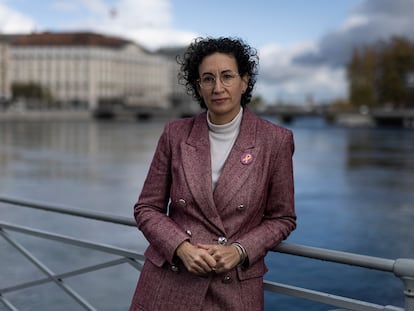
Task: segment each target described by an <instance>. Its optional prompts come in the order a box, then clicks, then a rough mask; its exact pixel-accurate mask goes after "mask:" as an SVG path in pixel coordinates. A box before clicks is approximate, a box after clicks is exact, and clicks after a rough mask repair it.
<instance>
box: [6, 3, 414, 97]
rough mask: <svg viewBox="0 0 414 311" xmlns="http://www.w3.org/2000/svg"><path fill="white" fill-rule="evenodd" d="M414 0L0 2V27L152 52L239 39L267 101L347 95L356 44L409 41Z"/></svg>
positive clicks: (259, 91)
mask: <svg viewBox="0 0 414 311" xmlns="http://www.w3.org/2000/svg"><path fill="white" fill-rule="evenodd" d="M412 16H414V1H413V0H336V1H332V0H289V1H286V0H284V1H282V0H271V1H269V0H255V1H247V0H227V1H226V0H209V1H206V0H204V1H197V0H36V1H34V0H0V33H5V34H10V33H27V32H42V31H94V32H98V33H103V34H107V35H116V36H121V37H123V38H126V39H130V40H133V41H134V42H136V43H137V44H139V45H141V46H143V47H145V48H146V49H148V50H150V51H155V50H156V49H158V48H161V47H171V46H185V45H188V44H189V43H190V42H191V40H192V39H194V38H195V37H199V36H203V37H204V36H212V37H218V36H232V37H239V38H241V39H243V40H244V41H246V42H247V43H248V44H250V45H251V46H253V47H255V48H256V49H257V51H258V53H259V57H260V67H259V68H260V69H259V77H258V81H257V84H256V91H255V95H260V96H261V97H262V98H263V99H264V101H265V102H266V103H270V104H272V103H276V102H278V103H282V102H283V103H292V102H293V103H307V102H310V101H312V102H314V103H327V102H330V101H334V100H338V99H346V98H347V93H348V85H347V80H346V64H347V62H348V61H349V59H350V56H351V53H352V50H353V48H354V47H356V46H361V45H363V44H370V43H374V42H377V41H378V40H387V39H389V38H390V37H391V36H405V37H407V38H409V39H414V18H412Z"/></svg>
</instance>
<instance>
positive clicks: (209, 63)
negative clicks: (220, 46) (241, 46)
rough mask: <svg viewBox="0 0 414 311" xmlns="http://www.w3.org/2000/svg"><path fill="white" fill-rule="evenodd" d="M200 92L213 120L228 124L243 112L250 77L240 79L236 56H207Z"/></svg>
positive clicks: (220, 54)
mask: <svg viewBox="0 0 414 311" xmlns="http://www.w3.org/2000/svg"><path fill="white" fill-rule="evenodd" d="M198 73H199V76H200V80H199V84H198V92H199V94H200V96H201V97H202V98H203V99H204V102H205V104H206V106H207V109H208V111H209V118H210V121H211V122H212V123H214V124H226V123H228V122H230V121H231V120H233V119H234V117H235V116H236V115H237V114H238V113H239V111H240V106H241V97H242V94H243V93H244V92H245V91H246V89H247V85H248V77H247V76H244V77H240V76H239V72H238V68H237V62H236V59H235V58H234V56H233V55H230V54H225V53H214V54H211V55H208V56H206V57H205V58H204V59H203V61H202V62H201V64H200V66H199V67H198Z"/></svg>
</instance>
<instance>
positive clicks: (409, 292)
mask: <svg viewBox="0 0 414 311" xmlns="http://www.w3.org/2000/svg"><path fill="white" fill-rule="evenodd" d="M394 274H395V275H396V276H398V277H399V278H400V279H401V280H402V281H403V283H404V300H405V311H414V259H397V260H396V261H395V264H394Z"/></svg>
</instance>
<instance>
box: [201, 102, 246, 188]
mask: <svg viewBox="0 0 414 311" xmlns="http://www.w3.org/2000/svg"><path fill="white" fill-rule="evenodd" d="M242 116H243V108H242V107H240V111H239V113H238V114H237V116H236V117H235V118H234V119H233V120H232V121H230V122H229V123H227V124H223V125H217V124H213V123H211V121H210V118H209V114H208V113H207V123H208V127H209V138H210V153H211V171H212V187H213V190H214V188H215V187H216V183H217V181H218V179H219V177H220V174H221V171H222V169H223V166H224V162H226V159H227V157H228V155H229V153H230V150H231V148H233V145H234V142H235V141H236V138H237V135H238V134H239V130H240V123H241V120H242Z"/></svg>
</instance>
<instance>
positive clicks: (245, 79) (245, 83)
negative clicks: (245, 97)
mask: <svg viewBox="0 0 414 311" xmlns="http://www.w3.org/2000/svg"><path fill="white" fill-rule="evenodd" d="M249 80H250V76H249V75H248V74H245V75H244V76H243V77H242V84H243V86H242V94H244V93H245V92H246V90H247V87H248V86H249Z"/></svg>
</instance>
